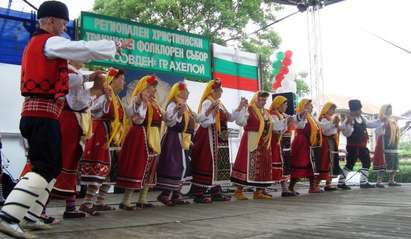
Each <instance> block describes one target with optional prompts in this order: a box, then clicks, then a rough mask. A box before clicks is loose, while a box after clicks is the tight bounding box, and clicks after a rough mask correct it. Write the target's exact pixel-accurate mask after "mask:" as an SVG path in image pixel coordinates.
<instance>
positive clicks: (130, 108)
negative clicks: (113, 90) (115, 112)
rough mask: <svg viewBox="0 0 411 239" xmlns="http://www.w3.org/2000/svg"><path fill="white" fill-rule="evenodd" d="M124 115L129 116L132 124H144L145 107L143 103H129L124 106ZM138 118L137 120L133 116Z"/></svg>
mask: <svg viewBox="0 0 411 239" xmlns="http://www.w3.org/2000/svg"><path fill="white" fill-rule="evenodd" d="M125 110H126V114H127V116H129V117H130V118H132V119H133V123H134V124H137V125H140V124H142V123H143V122H144V120H145V118H146V114H147V106H146V105H145V104H143V103H141V104H139V105H138V104H136V103H133V102H132V103H129V104H127V106H126V109H125ZM136 115H137V116H139V119H136V118H135V117H133V116H136Z"/></svg>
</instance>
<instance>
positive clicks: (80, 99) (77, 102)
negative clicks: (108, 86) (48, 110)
mask: <svg viewBox="0 0 411 239" xmlns="http://www.w3.org/2000/svg"><path fill="white" fill-rule="evenodd" d="M86 79H87V78H86V76H84V75H83V74H81V73H80V72H78V71H77V72H76V73H69V87H70V89H69V93H68V94H67V95H66V101H67V104H68V105H69V107H70V108H71V109H72V110H74V111H80V110H83V109H86V108H88V107H90V106H91V102H92V98H91V95H90V90H87V89H86V88H85V86H84V82H85V81H86Z"/></svg>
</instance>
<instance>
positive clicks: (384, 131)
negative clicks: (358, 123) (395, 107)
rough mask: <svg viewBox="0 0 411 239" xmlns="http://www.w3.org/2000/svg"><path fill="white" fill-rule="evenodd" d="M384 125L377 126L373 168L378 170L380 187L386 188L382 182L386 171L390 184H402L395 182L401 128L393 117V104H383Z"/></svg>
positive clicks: (381, 111) (382, 116) (380, 115)
mask: <svg viewBox="0 0 411 239" xmlns="http://www.w3.org/2000/svg"><path fill="white" fill-rule="evenodd" d="M379 117H380V120H382V121H384V125H383V126H381V127H379V128H377V130H376V134H377V145H376V146H375V151H374V158H373V168H374V170H376V171H377V184H376V186H377V187H378V188H384V187H385V186H384V184H383V183H382V180H383V177H384V172H387V173H388V175H389V182H388V186H401V184H399V183H397V182H395V175H396V174H397V172H398V171H399V152H398V151H399V150H398V143H399V140H400V128H399V127H398V125H397V122H396V121H395V119H394V118H393V117H392V106H391V105H383V106H382V107H381V109H380V114H379Z"/></svg>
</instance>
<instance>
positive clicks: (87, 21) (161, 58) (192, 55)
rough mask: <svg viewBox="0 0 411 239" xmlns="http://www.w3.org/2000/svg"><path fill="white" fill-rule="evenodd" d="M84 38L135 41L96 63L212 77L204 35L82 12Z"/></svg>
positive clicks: (199, 78) (197, 76) (201, 77)
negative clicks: (112, 57)
mask: <svg viewBox="0 0 411 239" xmlns="http://www.w3.org/2000/svg"><path fill="white" fill-rule="evenodd" d="M80 38H81V39H82V40H86V41H90V40H100V39H108V40H114V41H119V40H126V39H132V40H133V44H132V46H131V47H130V48H129V49H124V50H123V51H122V53H123V54H122V55H121V56H120V55H118V54H117V55H116V56H115V58H114V59H112V60H97V61H93V62H92V63H93V64H99V65H104V66H113V67H118V68H127V69H145V70H150V71H153V72H156V71H161V72H169V73H174V74H178V75H181V76H184V77H188V78H194V79H197V80H204V81H206V80H209V79H211V53H210V49H211V48H210V42H209V39H208V38H206V37H203V36H200V35H196V34H191V33H186V32H181V31H175V30H172V29H166V28H162V27H158V26H154V25H146V24H140V23H136V22H133V21H127V20H124V19H120V18H114V17H109V16H103V15H98V14H94V13H89V12H82V13H81V34H80Z"/></svg>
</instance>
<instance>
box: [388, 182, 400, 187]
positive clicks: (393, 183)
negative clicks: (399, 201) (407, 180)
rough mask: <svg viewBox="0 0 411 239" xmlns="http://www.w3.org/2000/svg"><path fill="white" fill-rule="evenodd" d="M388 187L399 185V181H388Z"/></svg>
mask: <svg viewBox="0 0 411 239" xmlns="http://www.w3.org/2000/svg"><path fill="white" fill-rule="evenodd" d="M388 186H389V187H400V186H401V183H397V182H392V183H388Z"/></svg>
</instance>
